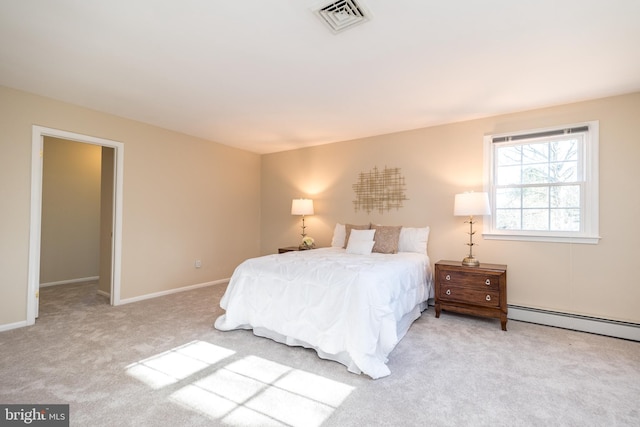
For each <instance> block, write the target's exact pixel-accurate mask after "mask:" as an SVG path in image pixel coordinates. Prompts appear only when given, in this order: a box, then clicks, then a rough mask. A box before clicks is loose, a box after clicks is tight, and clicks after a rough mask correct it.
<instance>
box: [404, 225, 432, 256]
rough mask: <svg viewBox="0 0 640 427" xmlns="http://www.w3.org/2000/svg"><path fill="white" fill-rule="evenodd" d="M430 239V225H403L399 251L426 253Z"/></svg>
mask: <svg viewBox="0 0 640 427" xmlns="http://www.w3.org/2000/svg"><path fill="white" fill-rule="evenodd" d="M428 241H429V227H422V228H412V227H402V230H400V240H399V241H398V252H417V253H420V254H426V253H427V242H428Z"/></svg>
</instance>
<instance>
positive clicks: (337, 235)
mask: <svg viewBox="0 0 640 427" xmlns="http://www.w3.org/2000/svg"><path fill="white" fill-rule="evenodd" d="M346 237H347V230H346V228H345V226H344V224H340V223H337V224H336V228H334V229H333V238H332V239H331V247H332V248H344V246H345V245H344V244H345V241H346V240H347V239H346Z"/></svg>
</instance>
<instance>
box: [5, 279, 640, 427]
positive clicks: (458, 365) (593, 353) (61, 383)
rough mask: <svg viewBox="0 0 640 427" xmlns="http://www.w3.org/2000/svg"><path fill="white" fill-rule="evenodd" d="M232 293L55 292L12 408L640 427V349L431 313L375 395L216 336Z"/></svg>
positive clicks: (335, 367) (326, 364)
mask: <svg viewBox="0 0 640 427" xmlns="http://www.w3.org/2000/svg"><path fill="white" fill-rule="evenodd" d="M224 288H225V286H224V285H218V286H212V287H208V288H202V289H198V290H194V291H189V292H182V293H179V294H174V295H170V296H166V297H162V298H156V299H152V300H147V301H142V302H138V303H134V304H128V305H124V306H120V307H110V306H108V305H107V301H106V299H105V298H103V297H100V296H97V295H96V293H95V289H96V287H95V285H93V284H92V285H86V284H84V285H82V284H74V285H64V286H57V287H53V288H45V289H43V290H42V292H41V310H40V313H41V315H40V318H39V319H38V320H37V322H36V325H35V326H32V327H28V328H22V329H17V330H12V331H6V332H2V333H0V403H3V404H7V403H32V404H45V403H48V404H53V403H68V404H70V418H71V425H75V426H89V425H90V426H166V425H172V426H211V425H260V426H262V425H295V426H298V425H299V426H319V425H322V426H356V425H363V426H365V425H366V426H371V425H386V426H407V425H416V426H424V425H434V426H548V425H553V426H638V425H640V343H637V342H631V341H624V340H619V339H615V338H609V337H602V336H597V335H591V334H586V333H581V332H574V331H567V330H562V329H556V328H549V327H545V326H539V325H533V324H527V323H523V322H516V321H509V324H508V329H509V330H508V332H503V331H501V330H500V326H499V322H498V321H495V320H489V319H478V318H473V317H467V316H462V315H455V314H451V313H446V312H443V314H442V316H441V317H440V319H435V318H434V313H433V308H429V310H428V311H426V312H425V313H423V316H422V317H421V318H420V319H418V320H417V321H416V322H415V323H414V324H413V326H412V327H411V329H410V331H409V333H408V334H407V336H406V337H405V338H404V339H403V340H402V341H401V342H400V344H399V345H398V346H397V347H396V349H395V350H394V351H393V352H392V353H391V357H390V360H389V367H390V369H391V376H389V377H387V378H383V379H380V380H375V381H374V380H371V379H370V378H368V377H366V376H358V375H354V374H350V373H349V372H347V370H346V368H345V367H343V366H342V365H340V364H338V363H335V362H331V361H324V360H321V359H319V358H318V357H317V356H316V354H315V353H314V352H313V351H310V350H305V349H302V348H290V347H287V346H284V345H282V344H278V343H275V342H273V341H270V340H268V339H264V338H258V337H255V336H253V335H252V334H251V332H248V331H234V332H220V331H217V330H215V329H214V328H213V322H214V320H215V318H216V317H217V316H218V315H219V314H221V309H220V308H219V306H218V302H219V299H220V297H221V295H222V292H223V291H224Z"/></svg>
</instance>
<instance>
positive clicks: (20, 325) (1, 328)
mask: <svg viewBox="0 0 640 427" xmlns="http://www.w3.org/2000/svg"><path fill="white" fill-rule="evenodd" d="M25 326H29V325H27V321H26V320H23V321H22V322H15V323H5V324H4V325H0V332H4V331H10V330H11V329H18V328H24V327H25Z"/></svg>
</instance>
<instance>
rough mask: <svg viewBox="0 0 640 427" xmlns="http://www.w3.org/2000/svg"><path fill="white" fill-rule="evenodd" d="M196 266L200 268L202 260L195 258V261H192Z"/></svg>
mask: <svg viewBox="0 0 640 427" xmlns="http://www.w3.org/2000/svg"><path fill="white" fill-rule="evenodd" d="M194 265H195V267H196V268H200V267H202V260H199V259H197V260H196V262H195V263H194Z"/></svg>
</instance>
